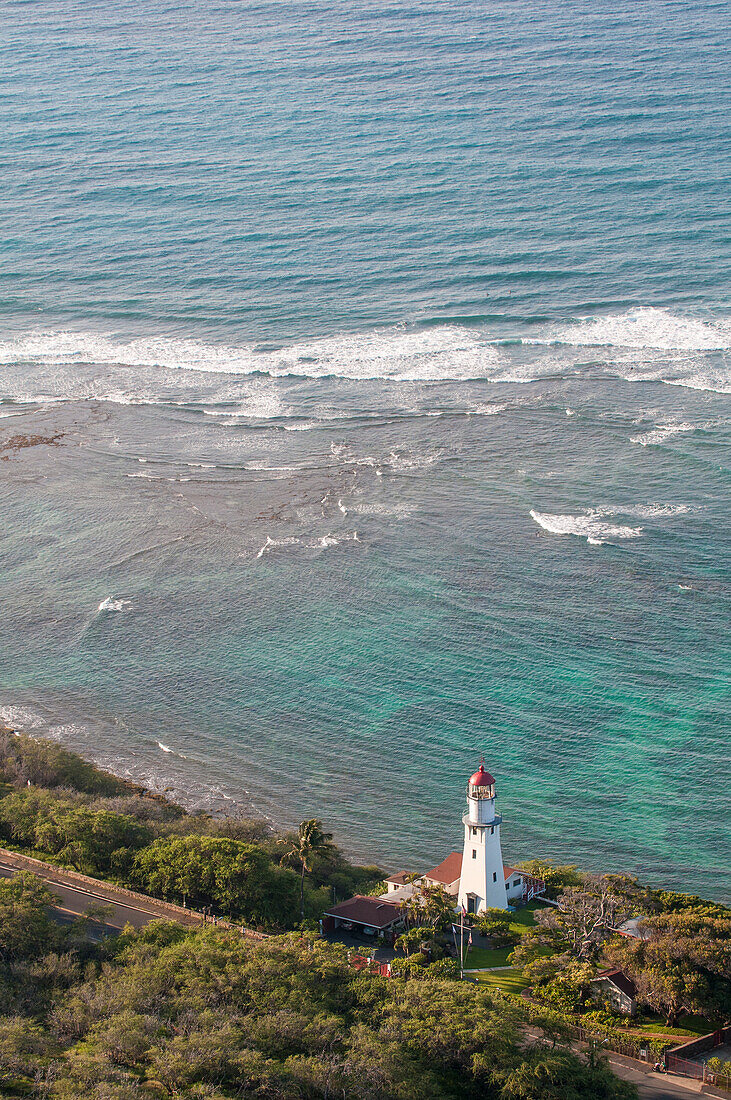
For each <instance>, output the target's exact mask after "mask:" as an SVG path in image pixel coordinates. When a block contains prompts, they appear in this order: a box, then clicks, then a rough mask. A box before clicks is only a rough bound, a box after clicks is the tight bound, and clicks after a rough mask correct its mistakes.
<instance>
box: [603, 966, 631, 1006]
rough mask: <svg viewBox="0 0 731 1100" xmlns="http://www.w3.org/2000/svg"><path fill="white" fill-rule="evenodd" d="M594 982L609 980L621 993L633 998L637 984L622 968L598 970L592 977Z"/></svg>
mask: <svg viewBox="0 0 731 1100" xmlns="http://www.w3.org/2000/svg"><path fill="white" fill-rule="evenodd" d="M594 981H595V982H611V984H612V985H615V986H616V987H617V989H619V990H620V991H621V992H622V993H626V994H627V996H628V997H632V998H633V999H634V998H635V997H636V996H637V986H636V985H635V983H634V982H633V981H632V979H631V978H630V977H628V976H627V975H626V974H625V972H624V971H623V970H600V971H599V973H598V974H597V975H596V977H595V978H594Z"/></svg>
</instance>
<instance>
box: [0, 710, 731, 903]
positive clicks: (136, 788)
mask: <svg viewBox="0 0 731 1100" xmlns="http://www.w3.org/2000/svg"><path fill="white" fill-rule="evenodd" d="M4 733H10V734H13V735H14V736H16V737H21V736H24V737H28V738H29V739H31V740H32V741H35V742H38V743H39V744H42V743H45V744H49V745H53V746H56V747H58V748H59V749H60V750H61V751H62V752H66V753H70V754H73V755H74V756H76V757H78V758H79V759H80V760H82V761H83V763H84V764H86V765H88V766H90V767H91V768H93V769H95V770H96V771H98V772H100V773H101V774H103V775H104V776H106V777H109V778H110V779H111V780H113V781H114V782H115V783H117V784H120V785H121V786H122V787H123V788H124V790H125V792H128V793H129V794H130V795H136V796H138V797H141V798H148V799H150V800H152V801H154V802H156V803H158V804H159V805H161V806H166V807H169V808H171V809H173V810H177V811H179V812H180V814H181V817H190V818H196V817H203V818H208V819H211V820H213V821H218V822H224V821H232V822H235V821H239V822H243V821H247V822H253V823H255V824H256V825H258V826H261V828H262V829H264V830H265V831H266V834H267V835H268V836H269V838H270V839H271V840H272V841H275V840H279V839H281V838H283V837H284V836H286V835H287V834H288V833H291V832H293V831H295V830H296V828H297V824H298V823H293V824H292V825H289V826H288V825H286V824H284V823H282V822H276V821H274V820H273V819H271V818H270V817H268V816H266V815H264V814H262V813H260V812H257V810H256V808H255V807H254V806H253V805H252V804H249V805H246V804H244V803H243V801H238V800H235V799H229V798H226V799H225V800H221V801H220V804H219V805H218V806H214V807H210V806H208V807H206V806H204V805H201V804H200V803H197V802H196V800H195V798H194V797H193V796H189V797H186V795H185V792H184V791H183V792H181V793H182V797H177V795H176V797H172V795H173V788H172V787H170V786H168V787H164V788H163V787H161V788H157V787H154V786H150V785H147V784H145V783H144V782H140V781H139V780H137V779H135V778H133V777H131V776H129V775H120V774H119V773H118V772H116V771H114V770H112V769H111V768H110V767H108V766H107V765H105V764H103V763H97V762H96V761H95V760H94V759H92V758H90V756H88V755H86V754H85V753H84V752H80V751H79V750H77V749H75V748H73V747H71V746H69V745H67V744H65V743H64V742H63V741H62V740H60V739H59V738H56V737H49V736H47V735H45V734H38V733H35V732H30V731H27V730H23V729H22V728H20V729H19V728H17V727H16V726H14V725H12V724H9V723H8V722H7V720H6V719H0V735H2V734H4ZM161 751H164V750H161ZM59 789H60V788H59ZM231 810H234V811H238V812H233V813H232V812H230V811H231ZM321 820H322V821H323V824H324V826H325V828H327V826H328V820H327V817H326V816H325V815H323V816H322V818H321ZM335 842H336V844H337V847H338V849H339V851H340V852H341V853H342V855H343V857H344V858H345V859H347V860H348V861H349V862H350V863H352V864H353V865H357V866H371V867H372V866H378V867H379V868H382V869H383V870H384V872H385V873H394V872H395V871H397V870H402V869H403V867H401V866H398V867H397V866H394V867H393V868H391V867H390V866H389V863H388V861H384V860H381V859H375V860H374V858H373V856H372V855H370V854H368V853H365V854H360V853H359V852H358V851H357V850H355V851H354V850H353V848H352V847H351V846H350V845H349V844H348V843H347V842H343V841H342V840H341V839H340V838H339V837H338V836H337V835H336V836H335ZM446 847H447V845H446V844H445V845H444V848H445V850H446ZM506 858H507V857H506ZM533 858H539V859H546V860H548V862H551V863H554V864H561V863H562V862H563V860H556V859H555V858H554V857H552V856H545V855H544V854H543V853H537V854H532V855H530V856H524V857H522V858H521V859H519V860H513V859H512V857H511V863H512V864H513V865H515V864H519V863H521V862H525V861H526V860H530V859H533ZM404 862H406V861H404ZM421 862H422V863H423V864H424V866H428V865H429V860H428V859H427V858H426V857H423V858H422V861H421ZM567 862H571V863H572V860H571V857H570V856H569V857H567ZM572 865H574V866H577V867H578V866H579V865H578V864H573V863H572ZM412 869H414V868H412ZM415 870H417V871H418V870H419V868H415ZM580 870H582V871H584V872H588V873H597V874H599V873H625V872H623V871H622V869H619V870H618V869H617V868H616V867H613V866H609V867H604V868H601V869H596V870H595V869H594V868H592V867H585V866H583V865H582V866H581V867H580ZM626 873H628V874H630V875H632V876H633V877H638V876H635V875H634V873H633V872H626ZM643 881H645V880H643ZM646 881H647V885H648V886H651V887H652V888H653V889H659V890H665V889H667V890H671V891H674V892H677V893H681V894H689V895H690V894H691V893H692V892H691V890H689V889H688V888H687V887H677V886H668V885H667V883H666V882H664V881H662V880H658V881H652V880H651V879H647V880H646ZM704 893H705V894H706V895H707V896H709V897H710V899H711V900H712V901H714V902H717V903H718V904H721V905H729V904H730V903H731V899H729V898H727V897H726V896H723V895H720V896H716V894H715V893H714V892H713V891H710V893H709V891H708V890H707V889H705V890H704Z"/></svg>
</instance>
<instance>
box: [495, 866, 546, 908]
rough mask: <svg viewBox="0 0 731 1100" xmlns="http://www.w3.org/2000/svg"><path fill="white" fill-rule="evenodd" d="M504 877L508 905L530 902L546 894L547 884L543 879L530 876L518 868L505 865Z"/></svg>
mask: <svg viewBox="0 0 731 1100" xmlns="http://www.w3.org/2000/svg"><path fill="white" fill-rule="evenodd" d="M503 877H504V879H505V892H506V895H507V899H508V905H515V904H516V902H529V901H532V900H533V898H537V897H540V895H541V894H543V893H545V890H546V884H545V882H544V881H543V879H540V878H537V877H536V876H535V875H531V874H529V873H528V871H521V870H520V869H519V868H518V867H508V865H507V864H505V863H504V864H503Z"/></svg>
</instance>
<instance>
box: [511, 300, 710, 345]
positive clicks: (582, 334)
mask: <svg viewBox="0 0 731 1100" xmlns="http://www.w3.org/2000/svg"><path fill="white" fill-rule="evenodd" d="M549 338H550V339H551V340H552V341H553V342H556V343H562V344H571V345H573V346H574V347H612V348H636V349H642V348H655V349H658V350H662V351H725V350H728V349H729V348H731V321H730V320H722V319H716V320H714V321H708V320H701V319H699V318H693V317H681V316H678V315H677V314H673V313H671V312H670V310H667V309H656V308H654V307H638V308H635V309H629V310H627V311H626V312H624V313H618V314H611V315H607V316H606V317H584V318H581V319H580V320H579V321H577V322H575V323H573V324H570V325H565V326H562V327H560V328H555V329H553V330H552V332H551V334H550V337H549ZM543 342H544V341H535V340H525V341H524V343H529V344H530V343H543Z"/></svg>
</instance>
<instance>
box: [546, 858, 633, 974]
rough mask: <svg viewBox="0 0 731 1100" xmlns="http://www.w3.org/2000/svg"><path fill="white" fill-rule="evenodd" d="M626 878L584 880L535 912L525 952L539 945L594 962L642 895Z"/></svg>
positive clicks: (592, 877)
mask: <svg viewBox="0 0 731 1100" xmlns="http://www.w3.org/2000/svg"><path fill="white" fill-rule="evenodd" d="M642 893H643V891H641V888H640V887H639V886H638V884H637V882H636V880H635V879H632V878H629V877H628V876H626V875H594V876H589V875H587V876H585V878H584V882H583V884H582V885H581V886H569V887H568V888H567V889H566V890H564V892H563V893H562V894H561V895H560V896H559V898H558V904H557V905H556V906H552V907H551V908H545V909H539V910H537V911H536V928H535V929H534V931H533V935H532V936H531V937H530V939H529V942H528V943H527V944H526V950H529V949H530V947H531V946H533V945H535V946H540V945H543V946H545V947H548V948H549V949H551V950H552V951H557V950H558V951H560V950H566V951H568V953H569V954H570V955H573V956H574V957H575V958H577V959H583V960H585V961H592V960H596V959H597V957H598V955H599V949H600V947H601V946H602V944H603V943H605V941H606V940H607V939H609V937H610V936H611V935H612V934H613V933H614V930H615V929H616V928H617V927H618V926H619V925H620V924H622V923H623V922H624V921H625V920H627V918H628V917H629V916H631V914H632V913H633V912H634V911H635V910H636V906H637V896H638V894H642Z"/></svg>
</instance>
